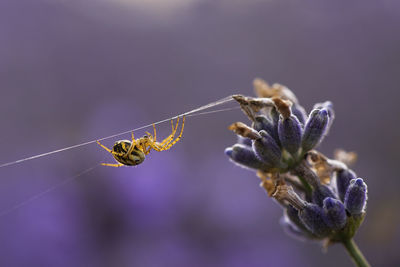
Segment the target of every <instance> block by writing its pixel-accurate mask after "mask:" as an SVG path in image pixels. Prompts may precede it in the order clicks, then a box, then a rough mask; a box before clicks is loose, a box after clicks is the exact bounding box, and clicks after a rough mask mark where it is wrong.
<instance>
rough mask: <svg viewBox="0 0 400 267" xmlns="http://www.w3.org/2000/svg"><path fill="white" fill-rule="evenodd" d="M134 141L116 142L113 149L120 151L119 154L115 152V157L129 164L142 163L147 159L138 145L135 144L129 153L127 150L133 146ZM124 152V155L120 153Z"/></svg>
mask: <svg viewBox="0 0 400 267" xmlns="http://www.w3.org/2000/svg"><path fill="white" fill-rule="evenodd" d="M131 145H132V142H131V141H128V140H121V141H117V142H115V144H114V146H113V149H112V151H113V152H116V153H118V154H119V155H115V154H113V156H114V158H115V159H116V160H117V161H118V162H120V163H122V164H124V165H128V166H135V165H139V164H140V163H142V162H143V161H144V159H145V155H144V152H143V151H142V150H140V149H139V148H138V147H137V146H135V147H134V148H133V150H132V152H130V153H129V154H127V152H128V151H129V149H130V148H131ZM121 153H123V154H122V155H120V154H121Z"/></svg>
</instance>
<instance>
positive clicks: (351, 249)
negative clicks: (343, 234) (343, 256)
mask: <svg viewBox="0 0 400 267" xmlns="http://www.w3.org/2000/svg"><path fill="white" fill-rule="evenodd" d="M343 245H344V246H345V247H346V250H347V252H348V253H349V255H350V257H351V258H352V260H353V261H354V263H355V264H356V266H358V267H370V265H369V263H368V261H367V259H366V258H365V257H364V255H363V254H362V252H361V251H360V249H359V248H358V246H357V244H356V242H354V240H353V239H348V240H345V241H343Z"/></svg>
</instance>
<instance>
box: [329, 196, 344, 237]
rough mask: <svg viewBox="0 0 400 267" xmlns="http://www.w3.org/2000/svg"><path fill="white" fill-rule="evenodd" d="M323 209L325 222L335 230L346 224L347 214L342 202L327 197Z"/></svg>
mask: <svg viewBox="0 0 400 267" xmlns="http://www.w3.org/2000/svg"><path fill="white" fill-rule="evenodd" d="M323 209H324V212H325V216H324V218H325V223H326V224H327V225H328V226H329V227H331V228H332V229H334V230H339V229H342V228H343V227H344V226H345V225H346V220H347V215H346V210H345V208H344V205H343V204H342V202H340V201H339V200H337V199H334V198H331V197H327V198H325V199H324V204H323Z"/></svg>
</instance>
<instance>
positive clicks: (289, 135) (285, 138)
mask: <svg viewBox="0 0 400 267" xmlns="http://www.w3.org/2000/svg"><path fill="white" fill-rule="evenodd" d="M278 134H279V140H280V141H281V145H282V147H283V148H284V149H286V150H287V151H288V152H289V153H291V154H293V155H294V154H296V153H297V151H298V150H299V148H300V145H301V135H302V129H301V125H300V122H299V120H298V119H297V118H296V116H294V115H290V117H288V118H283V117H282V116H280V118H279V125H278Z"/></svg>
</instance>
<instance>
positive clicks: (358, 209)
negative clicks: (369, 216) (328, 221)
mask: <svg viewBox="0 0 400 267" xmlns="http://www.w3.org/2000/svg"><path fill="white" fill-rule="evenodd" d="M367 191H368V190H367V185H366V184H365V183H364V181H363V179H361V178H357V179H352V180H351V181H350V185H349V187H348V188H347V191H346V195H345V197H344V206H345V207H346V209H347V210H348V211H349V212H350V213H351V214H352V215H358V214H361V213H363V212H364V209H365V206H366V204H367Z"/></svg>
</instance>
